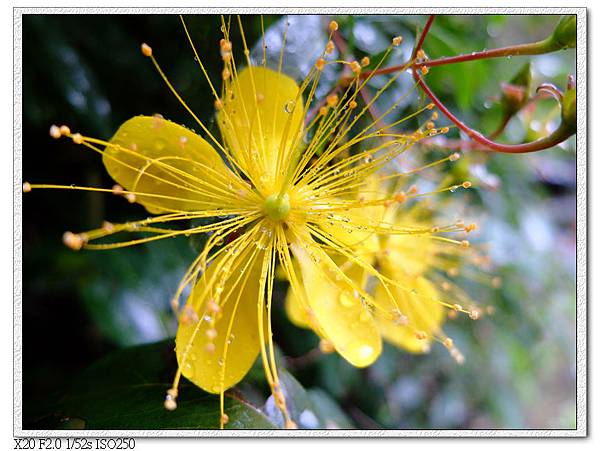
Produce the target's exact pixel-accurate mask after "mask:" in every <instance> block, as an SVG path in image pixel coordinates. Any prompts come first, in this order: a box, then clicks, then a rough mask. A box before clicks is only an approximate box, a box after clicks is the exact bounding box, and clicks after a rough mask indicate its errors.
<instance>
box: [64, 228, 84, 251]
mask: <svg viewBox="0 0 600 451" xmlns="http://www.w3.org/2000/svg"><path fill="white" fill-rule="evenodd" d="M63 243H64V244H65V246H67V247H68V248H69V249H72V250H74V251H78V250H80V249H81V248H82V247H83V245H84V243H85V239H84V238H83V236H81V235H79V234H76V233H73V232H69V231H66V232H65V233H63Z"/></svg>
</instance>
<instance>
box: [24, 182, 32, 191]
mask: <svg viewBox="0 0 600 451" xmlns="http://www.w3.org/2000/svg"><path fill="white" fill-rule="evenodd" d="M30 191H31V184H30V183H29V182H25V183H23V192H24V193H28V192H30Z"/></svg>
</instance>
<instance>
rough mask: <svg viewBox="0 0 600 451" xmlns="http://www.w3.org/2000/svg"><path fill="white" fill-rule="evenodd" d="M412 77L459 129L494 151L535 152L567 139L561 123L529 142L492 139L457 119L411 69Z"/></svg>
mask: <svg viewBox="0 0 600 451" xmlns="http://www.w3.org/2000/svg"><path fill="white" fill-rule="evenodd" d="M413 77H414V78H415V80H416V82H417V84H419V85H421V89H423V91H424V92H425V94H427V97H429V98H430V99H431V101H432V102H433V103H434V104H435V106H436V107H437V108H438V109H439V110H440V111H441V112H442V114H444V116H446V117H447V118H448V119H450V120H451V121H452V122H453V123H454V124H455V125H456V126H457V127H458V128H459V129H461V130H462V131H463V132H464V133H466V134H467V136H468V137H469V138H471V139H473V140H474V141H476V142H478V143H479V144H482V145H484V146H486V147H488V148H490V149H492V150H494V151H496V152H502V153H527V152H536V151H538V150H543V149H548V148H550V147H553V146H556V145H557V144H560V143H561V142H563V141H564V140H565V139H567V138H568V137H569V136H570V134H569V133H568V131H567V130H566V129H565V128H564V127H562V125H561V126H560V127H559V128H558V129H556V130H555V131H554V132H553V133H552V134H550V135H549V136H546V137H544V138H541V139H538V140H537V141H533V142H530V143H524V144H500V143H497V142H495V141H492V140H490V139H488V138H486V137H485V136H483V135H482V134H481V133H479V132H478V131H477V130H473V129H472V128H470V127H469V126H468V125H466V124H465V123H464V122H462V121H461V120H460V119H458V118H457V117H456V116H454V114H452V112H451V111H450V110H448V108H446V106H445V105H444V104H443V103H442V102H441V101H440V100H439V99H438V98H437V97H436V95H435V94H434V93H433V91H431V89H429V86H427V84H426V83H425V81H423V79H422V78H421V77H420V75H419V74H418V72H417V71H416V70H413Z"/></svg>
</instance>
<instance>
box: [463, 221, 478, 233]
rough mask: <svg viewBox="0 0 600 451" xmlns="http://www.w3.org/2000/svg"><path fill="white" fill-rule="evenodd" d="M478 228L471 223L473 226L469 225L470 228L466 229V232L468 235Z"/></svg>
mask: <svg viewBox="0 0 600 451" xmlns="http://www.w3.org/2000/svg"><path fill="white" fill-rule="evenodd" d="M476 228H477V224H475V223H471V224H469V225H468V226H466V227H465V232H467V233H469V232H472V231H473V230H475V229H476Z"/></svg>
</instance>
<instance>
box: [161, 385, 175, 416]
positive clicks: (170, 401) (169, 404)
mask: <svg viewBox="0 0 600 451" xmlns="http://www.w3.org/2000/svg"><path fill="white" fill-rule="evenodd" d="M169 391H170V390H168V391H167V396H165V402H164V406H165V409H167V410H168V411H169V412H172V411H173V410H175V409H177V402H176V401H175V398H176V396H173V395H170V394H169Z"/></svg>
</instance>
